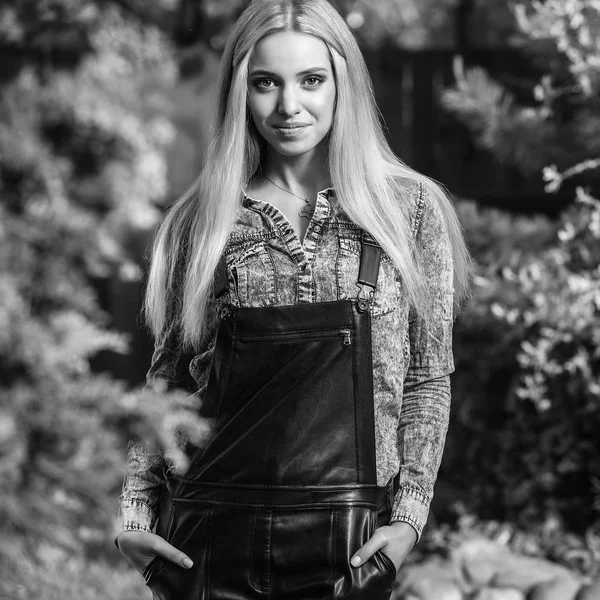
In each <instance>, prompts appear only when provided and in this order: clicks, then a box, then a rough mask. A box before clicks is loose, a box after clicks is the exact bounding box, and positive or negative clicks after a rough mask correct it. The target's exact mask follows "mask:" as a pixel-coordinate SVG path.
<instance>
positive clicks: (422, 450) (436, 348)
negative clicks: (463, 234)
mask: <svg viewBox="0 0 600 600" xmlns="http://www.w3.org/2000/svg"><path fill="white" fill-rule="evenodd" d="M415 229H416V241H417V249H418V252H419V256H420V261H421V267H422V270H423V275H424V280H425V282H426V283H427V285H428V291H429V293H430V297H431V312H430V315H429V316H428V317H427V318H426V319H423V318H421V317H416V316H415V315H414V313H413V314H411V317H410V318H409V343H410V363H409V367H408V370H407V374H406V376H405V379H404V389H403V396H404V398H403V404H402V410H401V413H400V420H399V424H398V435H397V439H398V453H399V459H400V472H399V488H398V492H397V494H396V496H395V498H394V502H393V507H392V517H391V521H405V522H408V523H410V524H411V525H412V526H413V527H414V529H415V530H416V532H417V541H418V540H419V539H420V537H421V533H422V531H423V527H424V526H425V523H426V521H427V516H428V514H429V507H430V504H431V499H432V497H433V486H434V483H435V480H436V478H437V472H438V469H439V466H440V463H441V459H442V453H443V450H444V443H445V439H446V432H447V429H448V421H449V416H450V373H452V372H453V371H454V360H453V355H452V324H453V307H454V296H453V263H452V251H451V246H450V239H449V236H448V233H447V230H446V226H445V222H444V217H443V215H442V213H441V208H440V207H439V206H438V204H437V201H436V200H435V199H434V198H431V197H430V196H429V193H428V192H426V190H425V188H424V187H422V186H421V189H420V193H419V201H418V207H417V219H416V220H415Z"/></svg>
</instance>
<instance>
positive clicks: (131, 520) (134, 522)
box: [113, 498, 156, 548]
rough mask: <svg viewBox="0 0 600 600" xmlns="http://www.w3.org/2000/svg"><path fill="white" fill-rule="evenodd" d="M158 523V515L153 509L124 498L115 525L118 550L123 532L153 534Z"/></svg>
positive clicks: (114, 538) (134, 500)
mask: <svg viewBox="0 0 600 600" xmlns="http://www.w3.org/2000/svg"><path fill="white" fill-rule="evenodd" d="M155 521H156V513H155V512H154V510H153V509H152V507H151V506H150V505H148V504H146V503H145V502H143V501H141V500H136V499H135V498H122V499H121V505H120V506H119V516H118V518H117V522H116V523H115V527H114V532H113V541H114V543H115V546H116V547H117V548H118V547H119V544H118V542H117V538H118V536H119V534H120V533H122V532H123V531H147V532H148V533H152V527H153V526H154V522H155Z"/></svg>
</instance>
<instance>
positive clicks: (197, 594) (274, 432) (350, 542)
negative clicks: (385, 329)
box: [144, 238, 396, 600]
mask: <svg viewBox="0 0 600 600" xmlns="http://www.w3.org/2000/svg"><path fill="white" fill-rule="evenodd" d="M380 255H381V249H380V248H379V247H378V246H377V245H375V244H373V243H370V242H368V241H367V240H366V239H365V238H363V244H362V252H361V265H360V273H359V278H358V285H359V286H360V289H361V290H362V289H363V287H362V286H364V285H367V286H370V287H371V288H373V289H374V288H375V286H376V282H377V274H378V270H379V259H380ZM217 273H218V275H217V283H216V287H215V292H216V294H217V296H219V297H220V296H222V295H223V293H224V292H226V291H227V279H226V277H224V276H223V274H224V262H221V265H220V267H219V269H218V270H217ZM220 317H221V319H220V324H219V328H218V332H217V339H216V346H215V351H214V355H213V360H212V365H211V371H210V375H209V380H208V385H207V388H206V392H205V396H204V401H203V408H202V414H203V415H205V416H208V417H210V418H212V419H214V425H215V426H214V433H213V435H212V437H211V439H210V440H209V442H208V443H207V444H206V445H205V446H204V447H203V448H200V449H197V450H196V451H195V453H194V454H193V456H192V459H191V462H190V466H189V468H188V471H187V472H186V474H185V476H184V477H177V476H173V475H171V474H169V473H166V472H165V478H166V480H167V489H168V492H169V501H170V506H169V509H168V510H169V513H168V517H166V518H165V517H163V518H161V519H160V522H159V527H158V530H157V533H159V534H160V535H162V536H163V537H165V539H167V541H169V542H170V543H171V544H173V545H174V546H175V547H177V548H179V549H181V550H182V551H183V552H185V553H186V554H187V555H188V556H190V558H191V559H192V560H193V561H194V566H193V567H192V568H191V569H189V570H188V569H184V568H183V567H180V566H178V565H176V564H174V563H171V562H170V561H168V560H166V559H164V558H161V557H158V558H155V559H154V560H153V561H152V562H151V563H150V564H149V565H148V567H147V568H146V570H145V572H144V576H145V578H146V581H147V584H148V586H149V587H150V589H151V590H152V592H153V595H154V598H155V599H160V600H247V599H250V598H257V599H258V598H264V599H265V600H266V599H268V600H325V599H334V598H335V599H338V598H340V599H341V598H346V599H364V600H387V599H388V598H389V596H390V594H391V591H392V585H393V582H394V579H395V576H396V569H395V567H394V564H393V563H392V561H391V560H390V559H389V557H387V556H386V555H385V554H383V553H382V552H377V553H376V554H375V555H374V556H373V558H371V559H370V560H369V561H367V562H366V563H365V564H363V565H362V566H360V567H352V566H351V565H350V558H351V557H352V556H353V554H354V553H355V552H356V551H357V550H358V549H359V548H360V547H361V546H362V545H363V544H364V543H365V542H366V541H367V540H368V539H369V538H370V537H371V535H372V534H373V532H374V531H375V529H376V528H377V527H379V526H382V525H386V524H388V522H389V516H390V493H391V490H390V486H387V487H380V486H378V485H377V473H376V464H375V434H374V407H373V367H372V360H371V316H370V312H369V300H367V299H363V298H361V297H360V294H359V295H358V296H357V298H356V299H351V300H339V301H331V302H319V303H306V304H304V303H302V304H296V305H293V306H268V307H259V308H240V307H235V306H231V305H229V304H224V305H223V306H222V307H221V310H220ZM163 508H164V507H163Z"/></svg>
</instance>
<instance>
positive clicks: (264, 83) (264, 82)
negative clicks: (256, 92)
mask: <svg viewBox="0 0 600 600" xmlns="http://www.w3.org/2000/svg"><path fill="white" fill-rule="evenodd" d="M274 84H275V82H274V81H273V80H272V79H259V80H258V81H256V82H255V83H254V85H256V87H257V88H260V89H262V90H268V89H270V88H272V87H273V85H274Z"/></svg>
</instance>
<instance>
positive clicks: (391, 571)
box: [375, 550, 398, 579]
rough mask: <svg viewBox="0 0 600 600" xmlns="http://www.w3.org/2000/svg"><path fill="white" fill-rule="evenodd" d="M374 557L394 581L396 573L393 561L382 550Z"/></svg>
mask: <svg viewBox="0 0 600 600" xmlns="http://www.w3.org/2000/svg"><path fill="white" fill-rule="evenodd" d="M375 556H377V557H379V560H380V561H381V562H382V563H383V566H384V567H385V568H386V569H387V571H388V573H389V574H390V575H391V576H392V577H393V578H394V579H396V575H397V574H398V572H397V571H396V565H395V564H394V561H393V560H392V559H391V558H390V557H389V556H388V555H387V554H386V553H385V552H384V551H383V550H377V552H376V553H375Z"/></svg>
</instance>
